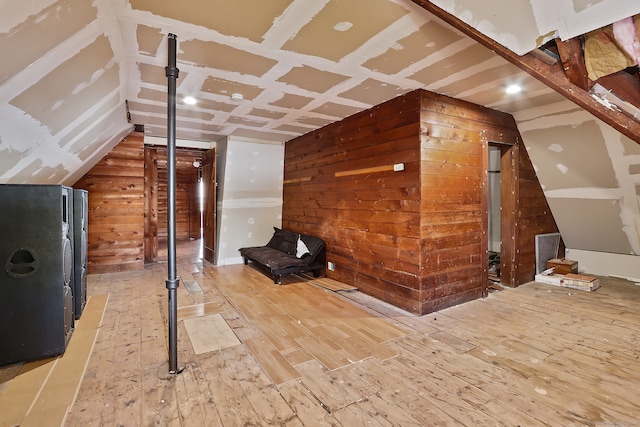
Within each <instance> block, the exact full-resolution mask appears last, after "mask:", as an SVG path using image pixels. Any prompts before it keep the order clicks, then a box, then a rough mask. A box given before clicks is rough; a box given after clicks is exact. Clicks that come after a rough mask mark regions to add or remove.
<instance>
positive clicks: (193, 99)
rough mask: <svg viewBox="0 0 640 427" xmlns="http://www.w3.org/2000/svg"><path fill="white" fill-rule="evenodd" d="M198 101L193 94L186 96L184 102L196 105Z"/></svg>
mask: <svg viewBox="0 0 640 427" xmlns="http://www.w3.org/2000/svg"><path fill="white" fill-rule="evenodd" d="M197 102H198V100H197V99H195V98H194V97H193V96H185V97H184V103H185V104H187V105H196V103H197Z"/></svg>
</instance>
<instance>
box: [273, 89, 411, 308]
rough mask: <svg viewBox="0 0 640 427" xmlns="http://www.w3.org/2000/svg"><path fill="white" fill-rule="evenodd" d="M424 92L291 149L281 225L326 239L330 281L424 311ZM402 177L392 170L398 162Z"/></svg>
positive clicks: (304, 138) (319, 133)
mask: <svg viewBox="0 0 640 427" xmlns="http://www.w3.org/2000/svg"><path fill="white" fill-rule="evenodd" d="M419 118H420V104H419V93H417V92H413V93H412V94H410V95H408V96H405V97H400V98H395V99H393V100H391V101H389V102H387V103H384V104H382V105H379V106H377V107H374V108H372V109H370V110H367V111H364V112H361V113H358V114H356V115H354V116H351V117H349V118H347V119H345V120H342V121H340V122H336V123H333V124H330V125H327V126H325V127H323V128H321V129H319V130H317V131H315V132H311V133H308V134H306V135H303V136H301V137H298V138H296V139H294V140H292V141H289V142H287V143H286V144H285V166H284V183H285V185H284V192H283V220H282V223H283V227H284V228H287V229H291V230H294V231H297V232H300V233H306V234H311V235H316V236H319V237H321V238H322V239H324V240H325V241H326V242H327V261H330V262H333V263H334V264H335V271H327V276H329V277H331V278H334V279H336V280H340V281H342V282H345V283H349V284H352V285H355V286H358V287H359V288H360V289H361V290H362V291H363V292H366V293H368V294H371V295H373V296H376V297H377V298H379V299H382V300H384V301H388V302H391V303H393V304H395V305H397V306H400V307H403V308H406V309H409V310H411V311H413V312H418V311H419V309H420V307H419V304H418V301H419V300H420V292H421V290H420V285H421V283H420V264H421V250H420V139H419V135H420V121H419ZM399 163H403V164H404V168H405V170H404V171H401V172H394V171H393V165H394V164H399Z"/></svg>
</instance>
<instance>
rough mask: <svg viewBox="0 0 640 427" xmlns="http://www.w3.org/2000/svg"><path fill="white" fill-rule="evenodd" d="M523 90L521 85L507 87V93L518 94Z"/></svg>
mask: <svg viewBox="0 0 640 427" xmlns="http://www.w3.org/2000/svg"><path fill="white" fill-rule="evenodd" d="M521 90H522V88H521V87H520V85H510V86H508V87H507V89H505V92H507V93H510V94H513V93H518V92H520V91H521Z"/></svg>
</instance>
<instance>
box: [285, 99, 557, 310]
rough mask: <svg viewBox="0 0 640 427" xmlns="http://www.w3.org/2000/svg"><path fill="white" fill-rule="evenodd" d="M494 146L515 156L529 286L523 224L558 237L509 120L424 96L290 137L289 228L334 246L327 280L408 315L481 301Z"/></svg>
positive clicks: (517, 270)
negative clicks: (490, 154) (489, 169)
mask: <svg viewBox="0 0 640 427" xmlns="http://www.w3.org/2000/svg"><path fill="white" fill-rule="evenodd" d="M489 141H491V142H499V143H502V144H505V147H507V148H505V153H508V156H511V157H512V158H513V161H512V162H511V163H510V164H509V165H510V166H509V168H510V169H509V172H510V173H509V175H508V176H509V178H508V181H509V185H513V186H514V188H515V191H513V192H512V193H511V194H515V195H516V196H517V197H516V196H513V195H512V196H511V202H510V203H511V205H509V209H511V210H512V211H513V214H512V217H513V218H507V219H509V220H512V221H511V231H510V234H509V235H507V236H505V235H503V239H505V237H506V238H507V239H508V240H509V241H511V242H513V244H512V245H511V246H510V247H508V249H509V250H512V251H513V254H511V253H510V254H509V256H508V260H509V261H508V262H507V264H509V268H510V276H509V277H510V279H509V280H510V283H509V284H510V285H512V286H514V285H517V284H519V283H521V282H522V281H525V280H523V279H524V278H525V277H528V280H532V279H533V274H531V275H530V277H529V271H530V264H535V258H534V259H533V260H532V259H531V258H530V256H529V254H530V253H532V251H533V248H530V247H526V248H524V247H523V245H532V242H530V241H529V239H528V236H529V235H530V234H531V233H533V231H531V230H530V229H529V228H528V227H530V226H531V225H533V224H537V225H539V226H538V227H533V228H534V229H535V230H536V232H535V234H537V232H538V231H539V230H543V229H544V230H545V231H544V232H549V231H554V230H547V228H548V226H549V224H552V223H553V219H552V218H551V220H550V221H549V218H550V213H549V211H548V208H547V209H546V210H545V209H542V210H539V211H536V209H535V208H534V206H540V203H541V202H540V199H542V200H544V196H543V195H542V192H541V191H539V192H538V190H536V189H535V185H534V184H535V183H537V179H535V174H533V175H532V174H531V173H532V172H533V168H532V167H531V164H530V162H528V158H526V157H524V156H523V155H522V152H525V151H526V150H524V149H522V150H520V149H519V147H520V145H521V142H520V137H519V133H518V131H517V128H516V125H515V122H514V120H513V118H512V117H511V116H509V115H507V114H503V113H499V112H496V111H493V110H489V109H486V108H483V107H480V106H476V105H473V104H469V103H466V102H463V101H458V100H455V99H451V98H448V97H444V96H439V95H436V94H433V93H430V92H427V91H422V90H418V91H414V92H410V93H408V94H406V95H404V96H402V97H398V98H396V99H393V100H391V101H388V102H386V103H384V104H381V105H379V106H376V107H374V108H372V109H370V110H367V111H363V112H361V113H358V114H356V115H354V116H351V117H349V118H347V119H344V120H342V121H341V122H337V123H334V124H330V125H328V126H325V127H323V128H321V129H319V130H317V131H315V132H312V133H309V134H306V135H303V136H301V137H299V138H296V139H294V140H292V141H289V142H288V143H287V144H286V145H285V181H284V182H285V186H284V202H283V227H284V228H288V229H291V230H294V231H298V232H301V233H302V232H303V233H308V234H314V235H318V236H319V237H321V238H323V239H324V240H325V241H326V242H327V260H328V261H331V262H333V263H334V264H335V271H327V276H328V277H331V278H334V279H336V280H340V281H343V282H346V283H348V284H351V285H354V286H357V287H358V288H359V289H360V290H361V291H363V292H365V293H368V294H370V295H373V296H375V297H377V298H379V299H381V300H384V301H387V302H390V303H392V304H394V305H396V306H398V307H401V308H404V309H406V310H409V311H411V312H414V313H417V314H425V313H428V312H431V311H435V310H438V309H441V308H444V307H448V306H451V305H455V304H459V303H462V302H465V301H468V300H471V299H474V298H478V297H480V296H482V295H484V294H486V291H487V265H488V259H487V257H488V255H487V246H488V243H487V215H488V207H487V206H488V205H487V164H488V143H489ZM525 154H526V152H525ZM511 157H509V158H511ZM516 160H517V161H516ZM399 163H403V164H404V170H403V171H398V172H394V171H393V165H394V164H399ZM518 174H521V176H519V175H518ZM537 185H538V188H539V184H537ZM518 197H523V198H524V199H525V200H520V199H518ZM544 203H545V204H546V201H545V202H544ZM521 207H522V209H521ZM511 237H513V239H511ZM516 255H517V256H516ZM523 266H524V267H523ZM528 280H526V281H528Z"/></svg>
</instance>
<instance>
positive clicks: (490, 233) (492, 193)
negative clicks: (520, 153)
mask: <svg viewBox="0 0 640 427" xmlns="http://www.w3.org/2000/svg"><path fill="white" fill-rule="evenodd" d="M501 156H502V152H501V148H500V147H498V146H495V145H489V167H488V170H487V173H488V176H487V180H488V210H489V213H488V229H487V239H488V248H487V249H488V252H489V265H488V273H489V281H490V282H491V283H490V284H499V283H500V248H501V246H502V245H501V243H502V242H501V234H500V230H501V218H500V216H501V215H500V213H501V210H502V205H501V197H500V193H501V192H500V181H501V179H500V158H501Z"/></svg>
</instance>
